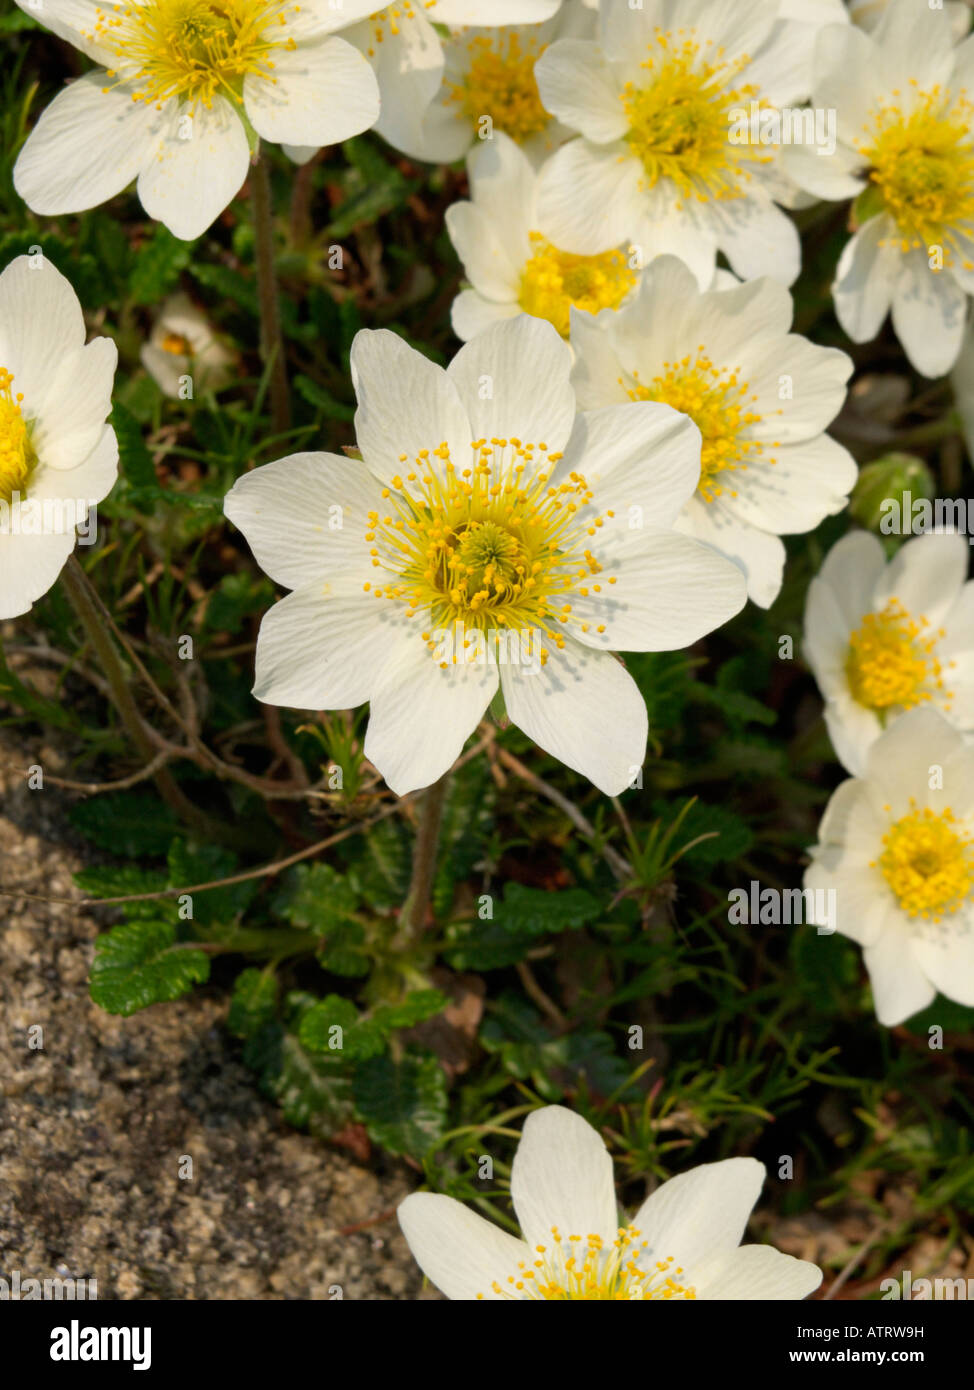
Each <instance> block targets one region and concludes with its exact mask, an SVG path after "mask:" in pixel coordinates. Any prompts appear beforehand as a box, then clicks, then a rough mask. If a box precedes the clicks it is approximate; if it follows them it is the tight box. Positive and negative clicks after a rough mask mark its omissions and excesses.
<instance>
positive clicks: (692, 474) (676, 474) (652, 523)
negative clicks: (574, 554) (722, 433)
mask: <svg viewBox="0 0 974 1390" xmlns="http://www.w3.org/2000/svg"><path fill="white" fill-rule="evenodd" d="M574 472H577V473H581V474H583V476H584V477H585V480H586V482H587V483H588V484H589V487H590V489H591V491H592V493H593V500H592V508H591V510H592V512H593V513H594V514H595V515H597V516H599V517H600V518H602V521H603V524H602V526H601V527H600V528H599V541H600V542H601V543H604V544H606V545H608V546H609V547H611V548H616V547H618V545H620V544H622V543H626V544H628V543H629V542H634V543H638V542H639V541H640V539H641V532H642V530H643V528H644V527H645V528H647V529H649V530H651V531H658V530H663V529H665V528H666V527H669V526H672V525H673V523H674V522H675V520H676V518H677V517H678V516H679V514H680V512H681V510H682V508H683V507H684V506H685V504H686V503H687V502H688V501H689V500H690V498H691V497H692V496H693V494H694V492H695V491H696V487H697V482H698V480H699V477H700V431H699V430H698V429H697V427H696V425H694V423H693V422H692V420H690V419H689V417H688V416H686V415H681V414H680V413H679V411H676V410H673V409H671V407H670V406H668V405H661V404H660V403H658V402H657V401H628V402H625V403H623V404H620V405H607V406H603V407H602V408H601V409H599V410H589V411H585V412H584V413H582V414H580V415H579V416H578V418H577V419H576V421H575V428H574V429H573V431H572V435H571V439H570V440H569V442H568V445H567V447H566V448H565V454H564V458H563V459H562V460H561V462H560V463H559V464H558V467H557V468H556V470H555V472H554V473H553V474H552V476H551V482H552V485H553V486H557V485H558V484H559V483H561V482H563V481H564V480H565V479H566V478H567V477H568V476H569V474H571V473H574ZM630 509H633V510H630ZM610 511H613V512H615V516H614V517H608V516H607V515H606V513H607V512H610Z"/></svg>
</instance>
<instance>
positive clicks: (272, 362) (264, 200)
mask: <svg viewBox="0 0 974 1390" xmlns="http://www.w3.org/2000/svg"><path fill="white" fill-rule="evenodd" d="M250 187H251V192H252V194H253V205H254V238H255V242H256V253H257V255H256V259H257V296H258V300H259V302H260V355H261V360H262V361H263V363H264V366H265V367H267V368H268V369H269V371H270V396H271V421H272V424H273V428H274V433H275V434H284V433H285V432H286V431H287V430H289V429H290V427H291V399H290V394H289V391H288V384H287V363H286V361H285V357H284V339H283V338H282V336H281V309H280V301H279V298H278V289H277V273H276V271H275V269H274V219H273V214H272V210H271V180H270V174H269V172H268V168H267V162H266V160H264V159H263V158H260V159H258V160H257V163H256V164H255V165H253V166H252V168H251V171H250Z"/></svg>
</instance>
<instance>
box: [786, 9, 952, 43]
mask: <svg viewBox="0 0 974 1390" xmlns="http://www.w3.org/2000/svg"><path fill="white" fill-rule="evenodd" d="M790 3H791V4H795V5H798V4H802V3H804V0H790ZM839 3H841V0H839ZM894 3H897V0H849V18H850V19H851V20H852V22H853V24H858V25H859V27H860V29H866V30H872V29H875V28H876V26H877V24H878V23H879V21H880V20H881V19H882V17H883V15H884V14H885V13H886V11H887V10H888V9H889V7H890V5H891V4H894ZM930 8H931V9H939V8H941V6H940V5H931V6H930ZM942 8H943V9H944V10H945V11H946V12H947V14H948V15H949V16H950V24H951V29H952V30H953V33H954V35H955V37H956V38H958V39H962V38H963V37H964V36H965V34H966V33H967V31H968V30H969V29H970V27H971V10H970V5H969V4H967V3H965V0H947V2H946V4H944V5H943V6H942Z"/></svg>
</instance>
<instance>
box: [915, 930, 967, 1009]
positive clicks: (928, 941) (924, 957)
mask: <svg viewBox="0 0 974 1390" xmlns="http://www.w3.org/2000/svg"><path fill="white" fill-rule="evenodd" d="M913 954H914V955H915V956H916V958H917V961H918V962H919V964H920V967H921V969H922V970H923V972H924V974H925V975H926V977H927V979H928V980H930V982H931V983H932V984H933V985H935V986H936V988H937V989H938V990H939V991H940V993H941V994H942V995H943V996H944V997H945V998H946V999H953V1000H954V1001H955V1002H956V1003H958V1004H964V1005H966V1007H967V1008H971V1007H974V923H972V920H971V913H970V909H968V910H967V912H966V913H963V914H962V913H960V912H959V913H958V914H957V917H956V918H952V917H946V918H944V921H943V923H942V925H941V927H940V929H939V930H931V931H928V932H925V933H922V934H918V935H917V936H916V937H915V938H914V941H913Z"/></svg>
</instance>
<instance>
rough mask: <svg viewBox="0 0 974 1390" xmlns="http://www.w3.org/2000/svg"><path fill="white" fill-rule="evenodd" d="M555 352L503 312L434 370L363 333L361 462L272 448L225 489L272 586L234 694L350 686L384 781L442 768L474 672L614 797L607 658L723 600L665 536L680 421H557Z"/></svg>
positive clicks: (617, 707) (737, 596) (681, 487)
mask: <svg viewBox="0 0 974 1390" xmlns="http://www.w3.org/2000/svg"><path fill="white" fill-rule="evenodd" d="M570 366H571V355H570V352H569V348H568V346H567V344H566V343H564V342H563V341H562V340H561V338H559V336H558V334H557V333H556V332H555V330H554V328H553V327H552V326H551V324H549V323H545V322H543V321H542V320H541V319H535V318H531V317H529V316H528V315H526V314H522V315H521V316H520V317H518V318H516V319H512V320H510V321H509V322H506V323H500V324H496V325H494V326H493V327H492V328H489V329H487V331H486V332H485V333H482V334H480V335H479V336H478V337H477V338H476V339H475V340H474V341H473V342H472V343H469V344H467V345H466V346H465V347H463V348H461V350H460V352H459V353H458V354H457V356H456V357H455V358H454V359H453V361H452V362H451V363H450V366H449V368H448V369H447V370H446V371H444V370H443V369H442V368H440V367H436V366H434V365H433V364H432V363H431V362H429V361H428V360H427V359H426V358H424V357H422V356H421V355H420V354H419V353H417V352H415V351H413V350H412V349H411V348H409V347H407V346H406V345H405V343H403V342H402V341H401V339H399V338H397V337H396V336H395V335H394V334H392V333H389V332H386V331H379V332H370V331H363V332H361V333H359V334H358V335H357V337H356V339H355V342H354V344H353V347H352V375H353V380H354V383H355V388H356V392H357V394H358V411H357V414H356V417H355V424H356V434H357V438H358V446H359V449H360V450H361V454H362V460H363V461H361V462H356V461H352V460H350V459H347V458H339V457H338V456H336V455H332V454H295V455H292V456H291V457H290V458H286V459H281V460H279V461H278V462H276V463H271V464H268V465H266V466H265V467H263V468H258V469H256V470H255V471H254V472H252V473H249V474H247V475H246V476H245V477H244V478H241V479H240V480H239V481H238V482H237V483H236V484H235V485H234V487H233V489H232V490H231V492H230V493H229V495H228V497H227V499H226V512H227V515H228V516H229V517H230V519H231V520H232V521H233V522H235V524H236V525H237V526H239V527H240V528H241V530H242V531H243V532H244V534H245V535H246V537H247V539H248V541H249V543H250V546H251V548H252V549H253V551H254V554H255V556H256V558H257V561H258V563H259V564H260V565H261V566H262V567H263V568H264V569H265V570H266V571H267V573H268V574H269V575H270V576H271V578H272V579H274V580H275V581H276V582H277V583H280V584H282V585H286V586H287V587H288V588H290V589H293V590H294V591H295V592H294V593H292V594H290V595H289V596H288V597H287V598H285V599H284V600H283V601H282V602H281V603H279V604H278V605H277V606H276V607H275V608H272V609H271V611H270V612H269V613H268V614H267V615H266V616H265V618H264V620H263V623H262V625H261V630H260V637H259V640H258V643H257V682H256V686H255V690H254V693H255V694H256V696H257V698H258V699H260V700H264V701H265V702H267V703H269V704H280V705H289V706H294V707H298V708H301V709H333V708H337V709H343V708H347V707H349V706H352V705H358V704H361V703H362V702H363V701H365V700H369V701H370V703H371V720H370V723H369V728H368V733H367V735H366V740H365V755H366V757H367V758H369V759H370V760H371V761H372V763H374V764H375V766H376V767H377V768H378V769H379V771H380V772H381V773H382V775H383V776H384V777H385V779H386V781H387V782H388V784H389V785H390V786H391V787H392V788H393V789H394V790H395V791H397V792H399V793H400V794H405V793H406V792H408V791H411V790H413V789H414V788H417V787H424V786H427V785H429V784H430V783H431V782H433V781H435V780H436V779H437V778H438V777H439V776H440V775H441V774H442V773H444V772H446V771H447V769H448V768H449V767H450V765H451V764H452V763H453V761H454V759H455V758H456V756H457V754H458V753H459V752H460V749H461V748H462V747H463V744H464V741H465V740H466V738H467V737H468V736H469V734H471V733H472V732H473V730H474V729H475V728H476V726H477V724H478V722H479V720H480V718H481V716H482V715H483V714H484V711H485V710H486V708H487V706H488V704H489V703H490V702H491V700H492V699H493V698H494V696H495V694H496V693H497V690H498V685H500V689H501V690H502V692H503V695H504V699H505V701H506V710H507V714H508V716H509V717H510V719H511V720H512V721H513V722H514V723H515V724H516V725H518V727H519V728H521V729H523V730H524V732H525V733H526V734H528V735H529V736H530V737H531V738H533V739H534V740H535V742H536V743H538V744H540V745H541V747H542V748H544V749H546V750H547V751H548V752H549V753H550V754H552V756H554V757H556V758H558V759H560V760H561V761H562V762H564V763H567V764H568V766H569V767H572V768H574V769H575V770H576V771H578V772H581V773H582V774H583V775H584V776H586V777H588V778H590V779H591V781H593V782H594V783H595V785H596V786H597V787H599V788H601V789H602V790H603V791H604V792H606V793H608V794H610V795H614V794H616V793H618V792H620V791H622V790H623V789H624V788H625V787H626V786H628V785H629V783H630V782H631V780H632V778H633V776H634V773H635V770H636V768H638V766H639V765H640V764H641V761H642V758H643V754H644V751H645V742H646V732H647V730H646V709H645V705H644V704H643V700H642V697H641V696H640V694H639V691H638V689H637V687H636V685H635V683H634V681H633V680H632V678H631V677H630V676H629V675H628V674H627V672H626V670H625V668H624V667H623V666H622V664H621V663H620V662H619V661H618V660H616V658H615V657H614V656H613V655H612V654H611V653H612V652H613V651H617V650H624V651H646V650H661V649H672V648H677V647H685V646H687V645H689V644H690V643H691V642H694V641H696V640H697V638H699V637H701V636H703V634H704V633H706V632H709V631H711V630H712V629H713V628H714V627H716V626H718V625H719V624H720V623H722V622H725V621H726V620H727V619H728V618H729V617H731V616H732V615H733V614H734V613H736V612H737V611H738V610H739V609H740V608H741V606H742V604H743V602H744V597H745V595H744V584H743V581H742V579H741V577H740V574H739V572H738V571H737V570H736V568H735V567H734V566H733V565H731V564H729V563H728V562H727V561H726V560H725V559H724V558H723V557H722V556H720V555H717V554H716V553H715V552H714V551H712V550H710V549H709V548H707V547H705V546H702V545H699V544H698V543H697V542H695V541H692V540H689V539H688V538H687V537H685V536H681V535H677V534H676V533H675V532H674V531H673V530H672V529H671V528H672V523H673V521H674V520H675V518H676V516H677V514H678V513H679V511H680V509H681V507H682V506H683V504H684V502H685V501H686V500H687V498H688V497H689V496H690V495H691V493H692V492H693V489H694V487H695V486H696V482H697V476H698V473H699V457H700V436H699V434H698V432H697V430H696V428H695V427H694V426H693V425H692V424H691V423H690V421H688V420H686V419H684V418H682V417H680V416H678V415H676V414H675V412H673V411H671V410H669V409H668V408H667V407H665V406H659V405H655V404H652V403H646V402H643V403H636V404H633V403H630V404H627V405H619V406H610V407H609V408H608V409H606V410H600V411H594V412H592V413H590V414H588V415H585V416H576V409H575V394H574V392H573V391H572V388H571V386H570V385H569V371H570Z"/></svg>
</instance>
